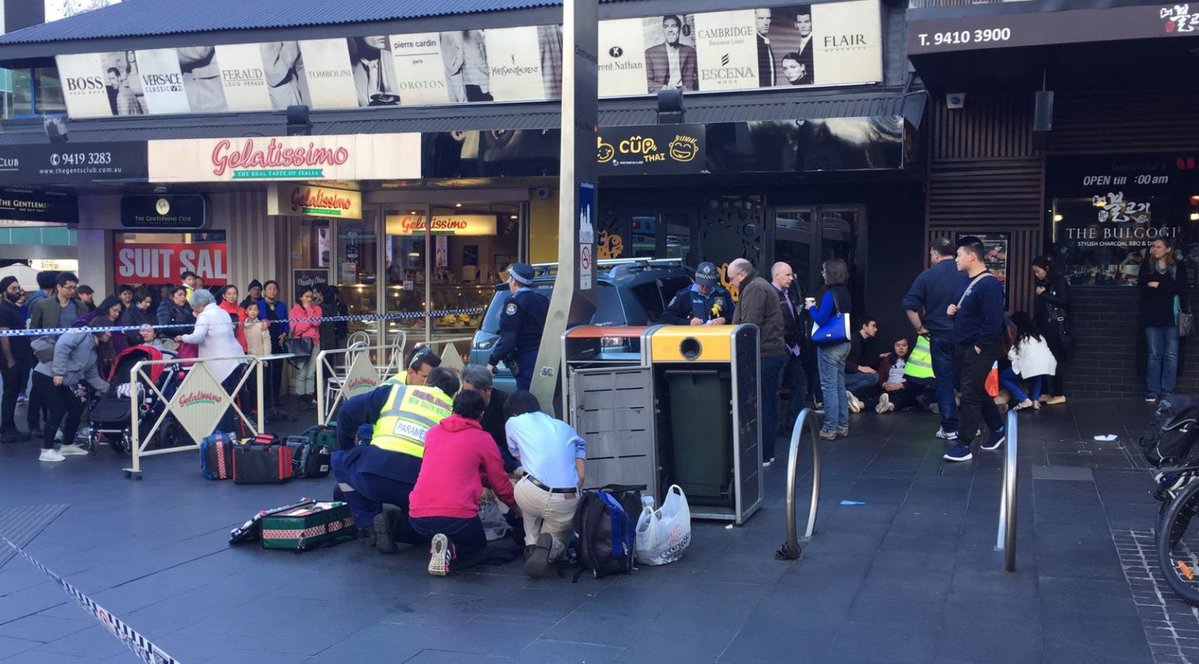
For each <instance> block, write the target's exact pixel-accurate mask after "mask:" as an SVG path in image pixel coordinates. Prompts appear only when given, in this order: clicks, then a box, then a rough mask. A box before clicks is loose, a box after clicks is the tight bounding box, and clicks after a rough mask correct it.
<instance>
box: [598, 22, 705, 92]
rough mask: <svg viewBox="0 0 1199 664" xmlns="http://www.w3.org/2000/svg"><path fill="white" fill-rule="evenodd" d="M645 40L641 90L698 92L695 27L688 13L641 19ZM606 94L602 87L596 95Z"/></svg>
mask: <svg viewBox="0 0 1199 664" xmlns="http://www.w3.org/2000/svg"><path fill="white" fill-rule="evenodd" d="M641 29H642V33H643V35H644V39H645V90H646V92H648V93H649V94H656V93H657V92H658V91H659V90H661V89H663V88H681V89H683V90H688V91H695V90H699V60H698V58H697V57H696V53H695V24H694V22H693V17H692V16H691V15H689V14H667V15H665V16H654V17H650V18H645V19H642V21H641ZM607 94H608V92H607V91H606V90H604V89H603V88H602V87H601V88H600V95H601V96H604V95H607Z"/></svg>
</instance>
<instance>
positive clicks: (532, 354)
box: [487, 263, 550, 391]
mask: <svg viewBox="0 0 1199 664" xmlns="http://www.w3.org/2000/svg"><path fill="white" fill-rule="evenodd" d="M508 290H509V291H511V293H512V294H511V295H509V296H508V299H507V300H505V301H504V311H503V312H502V313H501V314H500V339H499V341H497V342H496V344H495V348H494V349H493V350H492V351H491V359H490V360H488V362H487V364H488V365H489V366H490V367H491V371H492V373H495V368H496V367H497V366H499V364H500V363H501V362H504V363H506V364H507V366H508V368H509V369H513V371H512V373H513V374H514V375H515V377H516V389H517V391H528V389H529V384H530V383H532V382H533V370H534V365H535V364H537V349H538V348H540V347H541V333H542V331H543V330H544V329H545V319H546V317H547V316H549V311H550V301H549V299H548V298H546V297H545V296H544V295H542V294H541V293H538V292H537V291H536V290H533V267H532V266H531V265H529V264H528V263H513V264H512V267H510V268H508ZM513 363H514V364H513Z"/></svg>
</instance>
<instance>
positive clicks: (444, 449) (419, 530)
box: [393, 390, 548, 576]
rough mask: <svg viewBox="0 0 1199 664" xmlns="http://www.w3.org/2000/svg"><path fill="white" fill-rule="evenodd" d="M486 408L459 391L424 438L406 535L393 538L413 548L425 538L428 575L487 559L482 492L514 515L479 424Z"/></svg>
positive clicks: (495, 455)
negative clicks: (488, 492)
mask: <svg viewBox="0 0 1199 664" xmlns="http://www.w3.org/2000/svg"><path fill="white" fill-rule="evenodd" d="M486 407H487V406H486V404H485V403H484V401H483V395H482V394H479V393H478V392H475V391H474V390H463V391H461V392H459V393H458V396H457V397H455V399H454V409H453V414H452V415H450V416H449V417H447V418H445V419H443V420H442V421H441V423H440V424H438V425H437V426H435V427H433V428H432V429H429V433H428V434H427V435H426V436H425V457H424V462H423V463H422V464H421V471H420V476H419V477H418V478H417V480H416V486H415V488H413V489H412V494H411V495H410V496H409V503H410V505H411V508H410V510H409V513H408V525H409V526H410V527H411V532H410V533H405V532H404V531H402V530H401V532H400V533H397V535H398V536H397V540H398V541H407V542H409V543H413V544H416V543H419V542H421V541H424V540H425V539H431V540H432V545H431V546H430V549H429V574H432V575H434V576H446V575H448V574H449V573H450V572H451V570H454V571H461V570H463V569H466V568H468V567H473V566H474V565H477V564H479V563H481V562H483V561H484V560H485V559H486V558H487V535H486V533H485V531H484V530H483V521H482V520H481V519H480V518H479V499H480V498H482V497H483V489H484V488H490V489H491V490H492V491H495V495H496V498H498V499H499V500H500V501H502V502H503V503H504V504H505V505H507V506H508V507H509V509H511V510H512V513H513V514H519V513H520V508H519V507H518V505H517V504H516V497H515V495H514V494H513V490H512V482H510V481H509V480H508V473H506V472H504V462H503V460H502V459H501V458H500V451H499V450H498V449H497V448H496V446H495V441H494V440H493V439H492V438H491V435H490V434H488V433H487V432H486V431H484V430H483V425H482V423H481V422H480V420H481V418H482V417H483V411H484V410H486ZM394 521H395V520H393V522H394ZM405 534H407V535H409V536H408V537H405V536H404V535H405ZM547 549H548V547H547Z"/></svg>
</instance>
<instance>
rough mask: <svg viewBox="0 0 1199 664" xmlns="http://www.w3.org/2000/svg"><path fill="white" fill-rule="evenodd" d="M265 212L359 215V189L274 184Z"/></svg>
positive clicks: (275, 213) (356, 217)
mask: <svg viewBox="0 0 1199 664" xmlns="http://www.w3.org/2000/svg"><path fill="white" fill-rule="evenodd" d="M266 213H267V214H274V215H281V216H285V217H336V218H338V219H361V218H362V193H361V192H358V191H351V190H348V189H330V188H327V187H314V186H311V185H305V184H294V185H293V184H273V185H271V186H270V189H269V190H268V192H267V198H266Z"/></svg>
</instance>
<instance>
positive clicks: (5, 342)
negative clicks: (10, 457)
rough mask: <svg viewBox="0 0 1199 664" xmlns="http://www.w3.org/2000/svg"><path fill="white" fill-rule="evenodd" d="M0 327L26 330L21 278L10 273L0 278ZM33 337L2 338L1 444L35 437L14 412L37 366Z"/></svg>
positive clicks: (0, 356)
mask: <svg viewBox="0 0 1199 664" xmlns="http://www.w3.org/2000/svg"><path fill="white" fill-rule="evenodd" d="M0 297H2V298H3V299H2V300H0V330H23V329H25V318H24V317H23V316H22V315H21V308H20V307H18V306H17V302H19V301H20V300H21V284H19V283H17V278H16V277H13V276H7V277H4V278H3V279H0ZM31 340H32V339H31V338H30V337H0V351H3V353H2V354H0V360H2V361H3V365H0V373H2V374H3V376H4V396H3V398H2V399H0V443H22V442H25V441H27V440H30V439H31V438H32V436H30V435H29V434H28V433H26V432H23V431H20V430H18V429H17V422H16V418H15V416H14V413H15V412H16V409H17V395H19V394H20V393H21V391H22V390H24V389H25V381H27V380H28V379H29V370H30V369H32V368H33V363H32V358H33V351H31V350H30V349H29V343H30V341H31Z"/></svg>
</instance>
